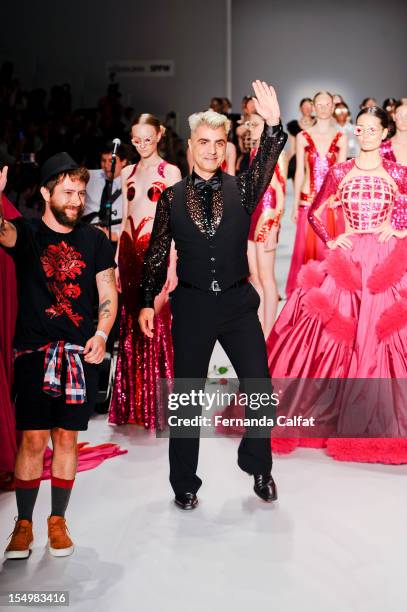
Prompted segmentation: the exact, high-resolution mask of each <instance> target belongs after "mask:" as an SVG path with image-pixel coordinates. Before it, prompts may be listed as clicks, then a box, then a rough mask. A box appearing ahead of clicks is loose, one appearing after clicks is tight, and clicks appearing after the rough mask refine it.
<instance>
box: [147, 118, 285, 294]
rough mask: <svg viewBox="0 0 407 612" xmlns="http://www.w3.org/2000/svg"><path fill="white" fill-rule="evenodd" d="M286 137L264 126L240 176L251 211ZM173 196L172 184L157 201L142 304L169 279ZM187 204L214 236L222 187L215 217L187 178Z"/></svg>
mask: <svg viewBox="0 0 407 612" xmlns="http://www.w3.org/2000/svg"><path fill="white" fill-rule="evenodd" d="M286 140H287V135H286V134H285V133H284V132H283V131H282V129H281V130H280V131H279V132H278V133H277V134H274V135H272V136H270V135H269V130H268V128H265V130H264V132H263V135H262V137H261V140H260V146H259V150H258V152H257V154H256V156H255V158H254V160H253V163H252V164H251V166H250V168H249V170H248V171H247V172H244V173H243V174H241V175H240V176H238V177H237V178H236V179H235V180H236V185H237V187H238V189H239V194H240V202H241V204H242V206H243V207H244V208H245V210H246V211H247V212H248V213H249V214H252V213H253V211H254V210H255V208H256V206H257V204H258V202H259V200H260V199H261V197H262V196H263V194H264V192H265V190H266V189H267V186H268V184H269V182H270V177H271V176H272V174H273V171H274V168H275V165H276V163H277V160H278V158H279V155H280V153H281V151H282V149H283V147H284V144H285V142H286ZM173 198H174V190H173V189H172V188H171V187H169V188H168V189H166V190H165V191H164V193H163V194H162V196H161V198H160V199H159V200H158V203H157V211H156V217H155V223H154V228H153V232H152V236H151V241H150V245H149V248H148V251H147V253H146V257H145V260H144V265H143V274H142V280H141V290H142V292H143V303H144V304H148V303H151V301H152V299H153V298H154V296H156V295H158V293H159V292H160V291H161V288H162V287H163V285H164V283H165V279H166V272H167V261H168V255H169V252H170V246H171V238H172V232H171V226H170V211H171V202H172V200H173ZM186 206H187V210H188V212H189V215H190V217H191V219H192V221H193V222H194V223H195V225H196V227H197V228H198V230H199V231H201V232H202V233H203V234H204V235H205V236H207V237H208V238H209V237H211V236H213V235H214V233H215V232H216V229H217V228H218V227H219V224H220V222H221V219H222V214H223V194H222V190H219V191H215V192H214V194H213V198H212V220H208V219H206V218H205V215H204V211H203V205H202V201H201V198H200V196H199V194H198V192H197V191H196V189H194V188H193V186H192V185H191V181H190V180H188V181H187V186H186Z"/></svg>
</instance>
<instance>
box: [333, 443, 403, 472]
mask: <svg viewBox="0 0 407 612" xmlns="http://www.w3.org/2000/svg"><path fill="white" fill-rule="evenodd" d="M326 452H327V453H328V455H330V456H331V457H332V458H333V459H336V461H359V462H361V463H387V464H390V465H401V464H403V463H407V438H331V439H330V440H328V442H327V447H326Z"/></svg>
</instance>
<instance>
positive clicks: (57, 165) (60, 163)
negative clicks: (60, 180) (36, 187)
mask: <svg viewBox="0 0 407 612" xmlns="http://www.w3.org/2000/svg"><path fill="white" fill-rule="evenodd" d="M76 168H79V166H78V164H77V163H76V162H75V161H74V160H73V159H72V157H71V156H70V155H68V153H66V152H65V151H63V152H62V153H57V154H56V155H53V156H52V157H50V158H49V159H47V161H46V162H45V163H44V164H43V166H42V168H41V174H40V186H41V187H43V186H44V185H45V183H48V181H49V180H50V179H52V178H54V177H55V176H58V174H61V173H62V172H68V171H69V170H76Z"/></svg>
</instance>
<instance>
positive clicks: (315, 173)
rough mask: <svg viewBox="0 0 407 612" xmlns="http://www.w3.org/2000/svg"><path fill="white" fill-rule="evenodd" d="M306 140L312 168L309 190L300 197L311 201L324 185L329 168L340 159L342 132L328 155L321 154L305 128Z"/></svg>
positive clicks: (306, 151)
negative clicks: (339, 141)
mask: <svg viewBox="0 0 407 612" xmlns="http://www.w3.org/2000/svg"><path fill="white" fill-rule="evenodd" d="M302 135H303V136H304V138H305V140H306V141H307V143H308V144H307V146H306V147H305V153H306V156H307V160H308V164H309V170H310V179H309V181H310V182H309V192H308V193H303V192H301V194H300V198H301V200H302V202H310V203H312V201H313V200H314V198H315V196H316V194H317V193H318V191H319V190H320V189H321V187H322V183H323V181H324V178H325V176H326V174H327V172H328V170H329V169H330V168H331V167H332V166H333V165H334V164H335V163H336V161H337V159H338V153H339V147H338V140H339V138H340V137H341V136H342V132H337V133H336V134H335V136H334V138H333V140H332V142H331V144H330V146H329V149H328V152H327V154H326V155H323V156H321V155H320V154H319V151H318V149H317V147H316V144H315V142H314V140H313V138H312V136H311V134H309V133H308V132H306V131H305V130H304V131H303V132H302Z"/></svg>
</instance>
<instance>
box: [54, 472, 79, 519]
mask: <svg viewBox="0 0 407 612" xmlns="http://www.w3.org/2000/svg"><path fill="white" fill-rule="evenodd" d="M74 482H75V480H65V479H64V478H57V477H56V476H52V477H51V515H52V516H65V512H66V509H67V507H68V503H69V498H70V497H71V491H72V487H73V483H74Z"/></svg>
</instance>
